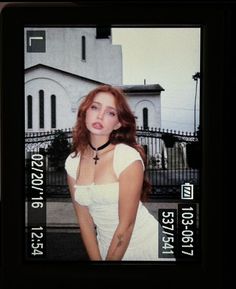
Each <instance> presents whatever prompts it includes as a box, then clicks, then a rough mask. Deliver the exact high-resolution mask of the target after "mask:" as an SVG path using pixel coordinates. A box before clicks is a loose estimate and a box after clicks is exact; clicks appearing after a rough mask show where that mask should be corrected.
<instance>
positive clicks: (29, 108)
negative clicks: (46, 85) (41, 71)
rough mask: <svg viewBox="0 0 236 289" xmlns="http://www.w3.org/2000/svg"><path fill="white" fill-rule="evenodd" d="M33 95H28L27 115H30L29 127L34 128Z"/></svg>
mask: <svg viewBox="0 0 236 289" xmlns="http://www.w3.org/2000/svg"><path fill="white" fill-rule="evenodd" d="M32 102H33V101H32V95H28V96H27V114H28V115H27V116H28V120H27V122H28V123H27V127H28V128H33V115H32V106H33V103H32Z"/></svg>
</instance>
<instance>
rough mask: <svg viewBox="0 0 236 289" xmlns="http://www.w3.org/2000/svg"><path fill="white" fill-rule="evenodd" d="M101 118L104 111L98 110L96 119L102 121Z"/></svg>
mask: <svg viewBox="0 0 236 289" xmlns="http://www.w3.org/2000/svg"><path fill="white" fill-rule="evenodd" d="M103 117H104V111H102V110H100V111H99V113H98V115H97V118H98V119H103Z"/></svg>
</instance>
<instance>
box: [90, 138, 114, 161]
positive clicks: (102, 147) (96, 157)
mask: <svg viewBox="0 0 236 289" xmlns="http://www.w3.org/2000/svg"><path fill="white" fill-rule="evenodd" d="M109 144H110V140H108V142H106V143H105V144H103V145H102V146H100V147H98V148H95V147H93V146H92V145H91V143H90V142H89V145H90V147H91V148H92V149H93V150H94V151H96V152H95V157H94V158H93V159H94V161H95V162H94V163H95V165H96V164H97V161H98V160H99V157H98V151H100V150H102V149H104V148H105V147H107V146H108V145H109Z"/></svg>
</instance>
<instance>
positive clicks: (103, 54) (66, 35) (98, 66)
mask: <svg viewBox="0 0 236 289" xmlns="http://www.w3.org/2000/svg"><path fill="white" fill-rule="evenodd" d="M27 30H45V31H46V52H45V53H35V52H33V53H32V52H27V50H26V31H27ZM82 36H85V37H86V61H84V60H82V58H81V50H82V48H81V37H82ZM36 64H45V65H48V66H50V67H54V68H58V69H61V70H64V71H67V72H71V73H74V74H76V75H81V76H84V77H87V78H91V79H94V80H99V81H101V82H105V83H111V84H117V85H119V84H122V53H121V46H120V45H112V41H111V39H96V28H75V27H73V28H44V27H41V28H32V27H30V28H26V29H25V68H28V67H31V66H34V65H36Z"/></svg>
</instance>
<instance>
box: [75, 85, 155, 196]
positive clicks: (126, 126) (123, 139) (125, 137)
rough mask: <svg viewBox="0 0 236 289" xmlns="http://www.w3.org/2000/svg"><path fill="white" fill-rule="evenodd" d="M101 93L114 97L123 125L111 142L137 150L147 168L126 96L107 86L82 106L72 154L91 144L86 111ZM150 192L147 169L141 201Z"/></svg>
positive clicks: (114, 132) (87, 99) (76, 125)
mask: <svg viewBox="0 0 236 289" xmlns="http://www.w3.org/2000/svg"><path fill="white" fill-rule="evenodd" d="M99 92H108V93H111V94H112V95H113V96H114V98H115V104H116V110H117V116H118V120H119V122H120V123H121V127H120V128H119V129H117V130H113V131H112V133H111V134H110V142H111V143H112V144H119V143H124V144H127V145H129V146H131V147H133V148H134V149H136V150H137V151H138V152H139V153H140V155H141V157H142V159H143V162H144V165H145V168H146V165H147V157H146V154H145V151H144V149H143V147H142V146H141V145H139V144H138V143H137V140H136V121H135V117H134V115H133V113H132V111H131V109H130V107H129V105H128V102H127V100H126V95H125V94H124V92H123V91H122V90H121V89H120V88H117V87H114V86H111V85H107V84H106V85H101V86H98V87H97V88H95V89H93V90H92V91H90V92H89V94H88V95H87V96H86V97H85V99H84V100H83V101H82V103H81V104H80V107H79V110H78V113H77V119H76V124H75V127H74V128H73V131H72V137H73V140H72V152H75V155H77V154H78V153H79V152H80V153H83V152H84V150H85V149H86V147H87V145H88V144H89V139H90V135H89V131H88V129H87V127H86V124H85V117H86V111H87V110H88V108H89V107H90V106H91V104H92V103H93V100H94V98H95V96H96V95H97V94H98V93H99ZM150 190H151V184H150V182H149V181H148V178H147V176H146V169H145V172H144V181H143V187H142V194H141V200H143V201H145V200H147V194H148V192H149V191H150Z"/></svg>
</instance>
